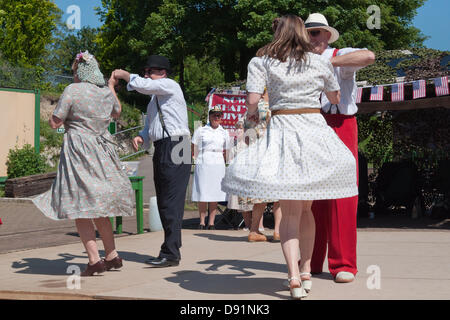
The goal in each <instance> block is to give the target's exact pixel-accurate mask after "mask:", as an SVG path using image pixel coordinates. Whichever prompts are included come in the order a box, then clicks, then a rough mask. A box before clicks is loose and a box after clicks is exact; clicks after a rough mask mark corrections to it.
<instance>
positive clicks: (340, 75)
mask: <svg viewBox="0 0 450 320" xmlns="http://www.w3.org/2000/svg"><path fill="white" fill-rule="evenodd" d="M358 50H367V49H365V48H364V49H356V48H344V49H339V51H338V53H337V56H342V55H344V54H347V53H351V52H355V51H358ZM333 52H334V48H331V47H328V48H327V49H326V50H325V51H324V52H323V53H322V57H325V58H327V59H331V58H332V57H333ZM361 68H362V67H335V68H334V73H335V75H336V78H337V80H338V82H339V86H340V87H341V102H340V103H339V105H338V108H339V113H340V114H344V115H354V114H355V113H356V112H357V111H358V107H357V106H356V94H357V87H356V71H358V70H359V69H361ZM330 108H331V113H332V114H336V113H337V110H336V106H335V105H333V106H331V103H330V102H329V101H328V98H327V97H326V95H325V94H322V109H323V111H324V112H326V113H328V112H330Z"/></svg>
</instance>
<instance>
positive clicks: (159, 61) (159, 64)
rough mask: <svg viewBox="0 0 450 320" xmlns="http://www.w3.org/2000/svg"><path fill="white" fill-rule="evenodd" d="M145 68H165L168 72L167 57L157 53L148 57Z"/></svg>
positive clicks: (168, 63) (169, 70)
mask: <svg viewBox="0 0 450 320" xmlns="http://www.w3.org/2000/svg"><path fill="white" fill-rule="evenodd" d="M145 68H156V69H165V70H167V72H168V73H170V72H171V69H170V62H169V59H167V58H166V57H163V56H158V55H151V56H150V57H148V59H147V63H146V65H145Z"/></svg>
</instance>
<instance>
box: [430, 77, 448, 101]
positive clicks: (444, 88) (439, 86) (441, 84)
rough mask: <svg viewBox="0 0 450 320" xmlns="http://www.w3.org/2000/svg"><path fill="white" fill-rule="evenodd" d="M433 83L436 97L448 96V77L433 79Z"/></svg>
mask: <svg viewBox="0 0 450 320" xmlns="http://www.w3.org/2000/svg"><path fill="white" fill-rule="evenodd" d="M433 81H434V87H435V90H436V96H438V97H440V96H446V95H448V94H449V90H448V77H441V78H434V79H433Z"/></svg>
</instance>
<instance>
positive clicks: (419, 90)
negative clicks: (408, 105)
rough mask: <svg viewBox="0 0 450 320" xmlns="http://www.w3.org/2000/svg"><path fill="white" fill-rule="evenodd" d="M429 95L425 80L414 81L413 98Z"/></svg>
mask: <svg viewBox="0 0 450 320" xmlns="http://www.w3.org/2000/svg"><path fill="white" fill-rule="evenodd" d="M426 95H427V86H426V83H425V80H417V81H414V82H413V99H417V98H423V97H425V96H426Z"/></svg>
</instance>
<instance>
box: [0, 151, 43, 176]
mask: <svg viewBox="0 0 450 320" xmlns="http://www.w3.org/2000/svg"><path fill="white" fill-rule="evenodd" d="M6 165H7V167H8V169H7V174H8V178H18V177H24V176H29V175H33V174H39V173H45V172H46V170H47V169H48V166H47V165H46V163H45V158H44V157H43V156H41V155H40V154H37V153H36V152H35V151H34V147H32V146H31V145H30V144H26V145H24V146H23V148H18V147H17V146H16V148H15V149H14V150H12V149H10V150H9V153H8V160H7V161H6Z"/></svg>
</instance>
